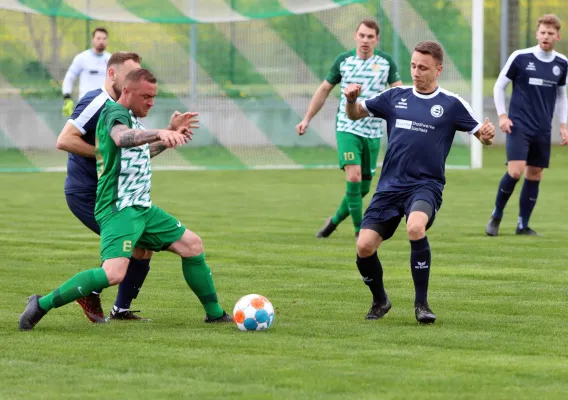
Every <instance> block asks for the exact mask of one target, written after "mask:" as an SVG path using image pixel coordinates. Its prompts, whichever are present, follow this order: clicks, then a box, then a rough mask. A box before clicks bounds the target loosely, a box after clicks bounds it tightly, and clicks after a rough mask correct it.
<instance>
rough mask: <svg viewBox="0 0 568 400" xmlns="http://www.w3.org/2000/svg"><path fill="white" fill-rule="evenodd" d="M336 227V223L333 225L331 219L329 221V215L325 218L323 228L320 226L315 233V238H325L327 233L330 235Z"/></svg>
mask: <svg viewBox="0 0 568 400" xmlns="http://www.w3.org/2000/svg"><path fill="white" fill-rule="evenodd" d="M336 229H337V225H335V224H334V223H333V222H332V221H331V217H329V218H328V219H327V221H325V225H324V226H323V228H321V229H320V230H319V231H318V232H317V233H316V237H317V238H326V237H328V236H329V235H331V234H332V233H333V231H335V230H336Z"/></svg>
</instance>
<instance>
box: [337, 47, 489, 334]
mask: <svg viewBox="0 0 568 400" xmlns="http://www.w3.org/2000/svg"><path fill="white" fill-rule="evenodd" d="M443 58H444V51H443V49H442V47H441V46H440V45H439V44H438V43H436V42H432V41H426V42H422V43H419V44H418V45H417V46H416V47H415V48H414V52H413V54H412V59H411V63H410V69H411V75H412V81H413V83H414V86H399V87H395V88H391V89H387V90H386V91H384V92H382V93H381V94H379V95H377V96H375V97H373V98H371V99H368V100H364V101H361V102H357V97H358V96H359V94H360V92H361V85H358V84H351V85H349V86H348V87H347V88H345V90H344V94H345V97H346V98H347V106H346V112H347V115H348V117H349V118H350V119H353V120H357V119H360V118H365V117H368V116H371V117H375V118H382V119H384V120H386V122H387V135H388V145H387V149H386V154H385V158H384V162H383V168H382V171H381V176H380V178H379V182H378V185H377V190H376V192H375V194H374V196H373V199H372V200H371V203H370V204H369V207H368V208H367V210H366V211H365V215H364V216H363V222H362V224H361V232H360V234H359V239H358V240H357V267H358V268H359V272H360V273H361V276H362V277H363V281H364V282H365V284H366V285H367V286H368V287H369V289H370V290H371V293H372V294H373V302H372V305H371V309H370V310H369V312H368V313H367V316H366V319H379V318H382V317H383V316H384V315H385V314H386V313H387V312H388V311H389V310H390V308H391V302H390V300H389V298H388V296H387V294H386V292H385V288H384V284H383V268H382V265H381V262H380V261H379V257H378V255H377V249H378V248H379V246H380V244H381V243H382V242H383V241H385V240H388V239H389V238H390V237H391V236H392V235H393V234H394V232H395V231H396V228H397V227H398V225H399V223H400V220H401V219H402V217H403V216H404V215H405V216H406V231H407V232H408V239H409V240H410V248H411V251H410V270H411V272H412V279H413V280H414V288H415V300H414V309H415V316H416V320H417V321H418V322H419V323H433V322H434V321H435V320H436V316H435V315H434V313H433V312H432V310H431V309H430V307H429V305H428V299H427V294H428V280H429V277H430V259H431V254H430V245H429V243H428V238H427V237H426V231H427V230H428V229H429V228H430V227H431V226H432V223H433V222H434V218H435V217H436V213H437V212H438V210H439V209H440V206H441V205H442V191H443V189H444V185H445V183H446V179H445V176H444V171H445V162H446V158H447V156H448V153H449V152H450V148H451V146H452V142H453V140H454V136H455V133H456V131H464V132H468V133H469V134H472V135H474V136H475V137H476V138H477V139H479V140H480V141H481V143H483V144H486V145H489V144H491V143H492V141H493V135H494V134H495V127H494V126H493V124H491V122H489V120H488V119H487V118H486V119H485V122H484V123H480V122H479V121H478V120H477V119H476V118H475V116H474V115H473V111H472V109H471V107H470V105H469V104H468V103H467V102H466V101H465V100H463V99H462V98H460V97H459V96H457V95H456V94H454V93H451V92H449V91H447V90H444V89H442V88H440V87H439V86H438V77H439V76H440V73H441V72H442V69H443V67H442V63H443Z"/></svg>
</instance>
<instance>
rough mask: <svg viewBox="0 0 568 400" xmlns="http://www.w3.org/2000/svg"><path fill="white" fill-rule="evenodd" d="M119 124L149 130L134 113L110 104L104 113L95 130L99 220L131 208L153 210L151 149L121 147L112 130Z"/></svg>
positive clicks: (96, 208)
mask: <svg viewBox="0 0 568 400" xmlns="http://www.w3.org/2000/svg"><path fill="white" fill-rule="evenodd" d="M116 124H123V125H127V126H128V127H129V128H133V129H146V128H145V127H144V126H143V125H142V123H141V122H140V121H139V120H138V118H136V117H135V116H134V114H132V112H131V111H129V110H127V109H126V108H124V107H123V106H122V105H120V104H118V103H113V102H111V101H107V102H106V104H105V106H104V107H103V109H102V111H101V115H100V117H99V121H98V123H97V130H96V144H95V155H96V158H97V174H98V182H97V201H96V205H95V218H96V219H97V221H98V220H100V219H101V218H102V217H105V216H107V215H109V214H111V213H114V212H118V211H120V210H122V209H123V208H126V207H130V206H140V207H150V206H151V205H152V201H151V200H150V187H151V183H150V179H151V177H152V170H151V168H150V148H149V146H148V144H144V145H141V146H138V147H130V148H122V147H118V146H117V145H116V143H115V142H114V140H113V139H112V137H111V136H110V131H111V129H112V127H113V126H114V125H116Z"/></svg>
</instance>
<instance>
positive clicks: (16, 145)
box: [0, 0, 471, 171]
mask: <svg viewBox="0 0 568 400" xmlns="http://www.w3.org/2000/svg"><path fill="white" fill-rule="evenodd" d="M470 15H471V1H467V0H464V1H460V0H455V1H440V0H382V1H377V0H371V1H357V0H353V1H350V0H342V1H341V0H336V1H332V0H301V1H298V0H207V1H198V0H168V1H166V0H144V1H142V0H136V1H135V0H100V1H85V0H67V1H61V0H43V1H42V0H19V1H17V0H0V37H1V43H2V44H1V46H0V170H1V171H25V170H29V171H33V170H61V169H64V168H65V163H66V154H65V153H63V152H61V151H58V150H55V141H56V138H57V135H58V134H59V132H60V131H61V129H62V127H63V126H64V124H65V121H66V119H65V118H64V117H63V116H62V115H61V105H62V100H61V82H62V80H63V77H64V75H65V72H66V70H67V68H68V67H69V65H70V63H71V61H72V59H73V57H74V56H75V55H76V54H77V53H79V52H81V51H83V50H85V49H87V48H89V47H90V32H91V31H92V29H93V28H95V27H98V26H102V27H105V28H106V29H107V30H108V31H109V46H108V50H109V51H110V52H113V51H118V50H130V51H136V52H138V53H139V54H140V55H141V56H142V57H143V64H144V66H145V67H147V68H149V69H150V70H152V72H154V73H155V75H156V76H157V77H158V80H159V84H160V87H159V98H158V99H157V100H156V105H155V107H154V109H153V110H152V111H151V113H150V115H149V116H148V117H147V118H146V121H145V123H146V125H147V126H149V127H163V126H165V125H167V123H168V120H169V116H170V115H171V113H172V112H173V111H174V110H176V109H177V110H180V111H183V110H192V111H199V112H200V113H201V115H200V120H201V128H200V129H199V130H198V132H197V133H196V135H195V136H194V140H193V141H192V142H191V143H190V144H188V145H187V146H184V147H182V148H181V149H179V150H176V151H168V152H166V153H164V154H163V155H161V156H160V157H157V158H156V159H155V160H153V165H154V166H155V167H157V168H172V169H257V168H291V169H293V168H316V167H331V168H333V167H336V166H337V154H336V143H335V129H334V127H335V113H336V110H337V106H338V103H339V96H340V93H339V87H336V88H335V90H334V91H333V92H332V95H331V96H330V98H329V99H328V101H327V102H326V105H325V106H324V108H323V109H322V110H321V111H320V113H319V114H318V115H317V116H316V117H315V118H314V120H313V121H312V123H311V124H310V127H309V132H308V134H307V135H305V136H303V137H298V136H297V135H296V132H295V128H294V127H295V125H296V124H297V123H298V122H299V121H300V120H301V118H302V117H303V115H304V114H305V112H306V110H307V108H308V104H309V101H310V98H311V96H312V94H313V92H314V91H315V89H316V88H317V87H318V85H319V84H320V83H321V81H322V79H324V77H325V76H326V74H327V72H328V70H329V68H330V66H331V64H332V62H333V60H334V59H335V57H336V56H337V55H338V54H339V53H341V52H343V51H345V50H346V49H351V48H353V47H354V41H353V32H354V30H355V28H356V26H357V24H358V23H359V21H360V20H361V19H363V18H373V19H376V20H377V21H378V22H379V24H380V26H381V34H380V37H381V40H380V42H379V48H380V49H382V50H385V51H387V52H389V53H391V54H392V55H393V57H394V59H395V61H396V62H397V64H398V65H399V69H400V70H401V75H402V80H403V83H404V84H411V80H410V76H409V67H408V66H409V61H410V54H411V49H412V48H413V47H414V45H415V44H417V43H418V42H419V41H421V40H427V39H428V40H430V39H434V40H438V41H439V42H441V43H442V45H443V46H444V48H445V50H446V52H447V55H448V56H447V58H446V62H445V70H444V74H443V79H442V81H441V84H442V85H443V86H444V87H445V88H446V89H449V90H452V91H455V92H456V93H458V94H460V95H461V96H463V97H464V98H465V99H467V100H469V99H470V97H471V96H470V93H471V85H470V80H471V22H470V17H469V16H470ZM76 83H77V82H76ZM76 86H77V85H76ZM382 147H383V152H384V148H385V146H382ZM469 162H470V151H469V143H468V138H467V137H465V135H462V134H458V135H456V143H455V145H454V148H453V150H452V152H451V154H450V157H449V159H448V164H449V165H450V166H457V167H467V166H469Z"/></svg>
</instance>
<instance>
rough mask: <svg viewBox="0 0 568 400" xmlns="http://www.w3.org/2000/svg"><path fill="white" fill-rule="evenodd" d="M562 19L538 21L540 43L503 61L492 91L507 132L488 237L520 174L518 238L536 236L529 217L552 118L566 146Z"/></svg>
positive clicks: (546, 152) (567, 67)
mask: <svg viewBox="0 0 568 400" xmlns="http://www.w3.org/2000/svg"><path fill="white" fill-rule="evenodd" d="M560 27H561V25H560V20H559V19H558V17H556V16H555V15H552V14H549V15H544V16H542V17H541V18H540V19H539V20H538V21H537V31H536V39H537V41H538V45H537V46H535V47H530V48H528V49H522V50H517V51H515V52H514V53H513V54H511V56H510V57H509V59H508V60H507V63H506V64H505V66H504V67H503V70H502V71H501V73H500V74H499V78H498V79H497V82H495V86H494V89H493V97H494V100H495V108H496V109H497V114H498V115H499V127H500V128H501V130H502V131H503V132H504V133H506V134H507V136H506V149H507V172H505V175H503V178H501V182H500V183H499V188H498V189H497V198H496V199H495V208H494V209H493V213H492V214H491V218H490V219H489V222H488V223H487V226H486V227H485V233H486V234H487V235H489V236H497V235H498V234H499V224H500V223H501V218H503V210H504V209H505V206H506V205H507V201H508V200H509V198H510V197H511V194H512V193H513V191H514V189H515V186H516V184H517V182H518V181H519V179H521V176H522V175H523V172H524V173H525V180H524V183H523V188H522V189H521V197H520V199H519V219H518V222H517V229H516V231H515V233H516V234H517V235H536V234H537V233H536V232H535V231H534V230H532V229H531V228H529V219H530V216H531V214H532V211H533V209H534V206H535V205H536V199H537V198H538V187H539V184H540V181H541V179H542V172H543V169H544V168H548V166H549V161H550V144H551V131H552V117H553V114H554V111H555V108H556V115H557V117H558V119H559V121H560V137H561V142H560V143H561V144H562V145H563V146H565V145H566V144H568V129H567V127H566V122H567V119H568V101H567V98H566V74H567V70H568V59H567V58H566V56H564V55H562V54H560V53H557V52H555V51H554V46H555V44H556V42H557V41H558V40H559V39H560V35H559V32H560ZM510 82H513V93H512V96H511V103H510V106H509V114H508V115H507V112H506V105H505V89H506V87H507V85H508V84H509V83H510Z"/></svg>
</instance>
